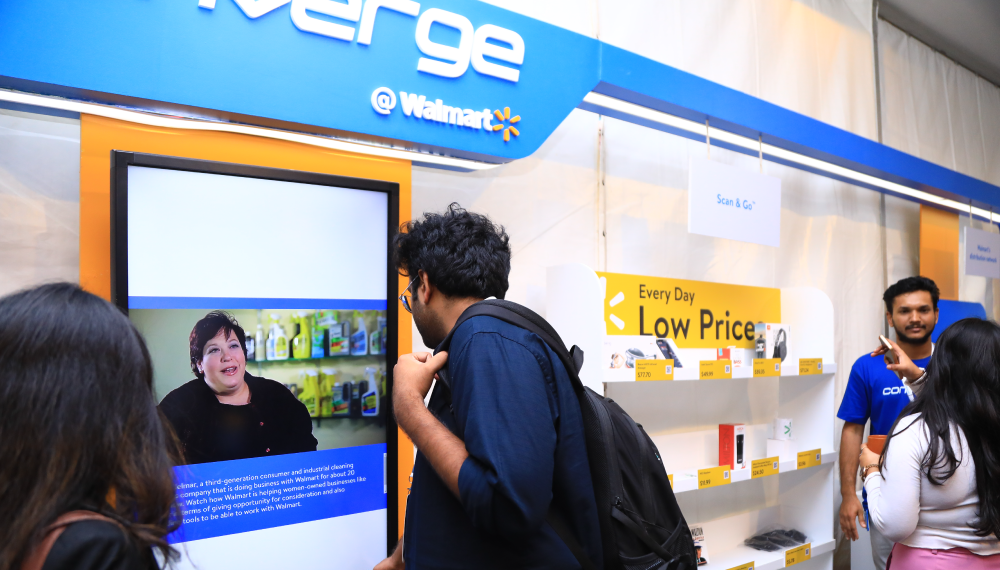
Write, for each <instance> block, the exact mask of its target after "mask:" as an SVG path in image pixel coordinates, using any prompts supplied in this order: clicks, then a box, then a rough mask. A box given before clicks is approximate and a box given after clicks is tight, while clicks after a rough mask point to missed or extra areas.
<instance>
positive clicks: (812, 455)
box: [795, 449, 823, 469]
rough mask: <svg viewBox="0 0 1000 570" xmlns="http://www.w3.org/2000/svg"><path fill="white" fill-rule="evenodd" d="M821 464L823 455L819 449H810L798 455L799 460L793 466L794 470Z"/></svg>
mask: <svg viewBox="0 0 1000 570" xmlns="http://www.w3.org/2000/svg"><path fill="white" fill-rule="evenodd" d="M822 462H823V453H822V452H821V451H820V450H819V449H812V450H809V451H803V452H801V453H799V458H798V461H797V462H796V464H795V467H796V469H805V468H807V467H816V466H817V465H819V464H820V463H822Z"/></svg>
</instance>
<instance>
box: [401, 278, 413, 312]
mask: <svg viewBox="0 0 1000 570" xmlns="http://www.w3.org/2000/svg"><path fill="white" fill-rule="evenodd" d="M414 281H416V279H410V284H409V285H407V286H406V289H403V294H402V295H400V296H399V301H400V302H401V303H403V308H404V309H406V312H407V313H412V312H413V309H411V308H410V299H411V298H412V297H413V296H412V295H408V294H407V293H406V292H407V291H409V290H410V287H413V282H414Z"/></svg>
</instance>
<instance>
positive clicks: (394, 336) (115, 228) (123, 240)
mask: <svg viewBox="0 0 1000 570" xmlns="http://www.w3.org/2000/svg"><path fill="white" fill-rule="evenodd" d="M129 166H142V167H146V168H162V169H166V170H181V171H187V172H201V173H205V174H221V175H225V176H240V177H244V178H259V179H264V180H276V181H283V182H298V183H302V184H315V185H318V186H335V187H338V188H347V189H351V190H366V191H371V192H381V193H384V194H386V195H387V196H388V199H389V200H388V220H387V221H388V225H387V231H388V235H387V241H386V297H385V298H386V309H387V320H388V322H387V327H386V328H387V329H388V335H387V336H388V339H387V341H388V342H387V346H386V355H385V356H386V359H385V360H386V362H385V367H386V395H387V398H386V401H387V409H386V414H385V418H386V422H385V430H386V434H385V435H386V454H387V455H386V487H387V489H386V491H387V492H386V553H387V555H388V554H391V552H392V550H393V549H395V547H396V543H397V542H398V538H397V536H396V534H397V532H398V528H399V507H398V505H399V488H398V485H396V476H397V471H398V470H399V449H398V448H399V438H398V433H399V432H398V430H397V427H396V419H395V416H394V415H393V413H392V405H391V402H392V382H393V378H392V372H393V367H394V366H395V364H396V359H397V355H398V354H399V352H398V348H399V347H398V340H399V334H398V333H399V330H398V319H399V304H398V303H396V302H394V301H395V300H396V298H397V296H398V295H399V277H398V273H397V272H396V270H395V268H394V267H393V263H392V240H393V238H394V236H395V235H396V232H397V230H398V228H399V184H398V183H396V182H387V181H384V180H373V179H368V178H352V177H348V176H338V175H334V174H321V173H317V172H306V171H301V170H286V169H282V168H271V167H266V166H253V165H247V164H235V163H229V162H217V161H211V160H199V159H194V158H182V157H175V156H163V155H156V154H145V153H139V152H129V151H121V150H112V151H111V302H112V303H114V304H115V305H117V306H118V307H119V308H120V309H121V310H122V311H123V312H124V313H125V314H126V315H127V314H128V167H129ZM390 481H392V483H391V484H390Z"/></svg>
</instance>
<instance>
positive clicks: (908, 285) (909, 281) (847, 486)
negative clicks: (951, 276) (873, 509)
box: [837, 277, 940, 570]
mask: <svg viewBox="0 0 1000 570" xmlns="http://www.w3.org/2000/svg"><path fill="white" fill-rule="evenodd" d="M939 296H940V293H939V291H938V288H937V285H935V284H934V282H933V281H931V280H930V279H928V278H926V277H907V278H906V279H902V280H900V281H899V282H898V283H896V284H895V285H893V286H892V287H889V288H888V289H886V291H885V294H884V295H883V296H882V299H883V300H884V301H885V310H886V313H885V316H886V319H887V320H888V322H889V326H891V327H892V328H893V329H894V330H895V331H896V342H897V343H898V344H897V346H898V347H899V349H900V350H902V352H903V353H905V354H906V356H908V357H909V358H910V360H912V361H913V364H915V365H916V366H918V367H920V368H926V367H927V363H928V362H930V360H931V353H932V352H933V351H934V345H933V344H932V343H931V333H932V332H933V331H934V325H936V324H937V320H938V307H937V305H938V298H939ZM872 340H873V341H874V340H875V339H872ZM873 344H874V343H873ZM913 379H915V378H911V380H913ZM908 391H909V388H907V387H906V386H904V385H903V381H902V380H901V379H900V377H899V376H897V375H896V373H895V372H893V371H892V370H889V369H888V368H887V364H886V362H885V360H884V357H883V356H882V355H881V354H878V355H874V354H866V355H864V356H862V357H861V358H858V360H857V361H856V362H855V363H854V366H853V367H851V376H850V378H849V379H848V380H847V391H846V392H845V393H844V401H843V402H842V403H841V404H840V411H838V412H837V417H838V418H840V419H842V420H844V430H843V432H842V433H841V436H840V493H841V495H842V496H843V502H842V503H841V505H840V528H841V529H843V531H844V534H846V535H847V536H848V537H849V538H850V539H851V540H857V539H858V530H857V527H856V526H855V519H859V520H860V522H861V526H862V527H865V528H868V530H869V531H870V534H871V542H872V559H873V560H874V562H875V567H876V568H877V569H878V570H885V564H886V559H887V558H888V557H889V553H890V552H891V551H892V542H891V541H889V540H887V539H886V538H885V537H883V536H882V535H881V534H879V533H878V531H877V530H876V529H875V528H874V527H871V528H869V526H868V524H867V523H866V519H865V507H864V506H863V505H862V504H861V501H859V500H858V496H857V494H856V491H855V488H856V487H855V486H856V485H857V476H858V457H859V456H860V454H861V439H862V438H863V437H864V432H865V424H866V423H868V420H869V419H870V420H871V422H872V423H871V431H870V434H871V435H887V434H888V433H889V430H890V429H892V425H893V423H894V422H895V421H896V418H898V417H899V414H900V412H902V411H903V408H905V407H906V405H907V404H909V403H910V396H909V395H908Z"/></svg>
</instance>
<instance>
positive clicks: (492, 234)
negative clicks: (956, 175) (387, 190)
mask: <svg viewBox="0 0 1000 570" xmlns="http://www.w3.org/2000/svg"><path fill="white" fill-rule="evenodd" d="M393 249H394V252H395V255H394V258H395V263H396V270H397V271H399V274H400V275H406V276H409V277H410V278H413V279H416V278H418V277H417V275H418V273H419V272H420V271H421V270H423V271H424V272H425V273H427V278H428V280H430V282H431V283H433V284H434V286H435V287H437V288H438V290H439V291H441V292H442V293H444V294H445V295H447V296H449V297H459V298H462V297H475V298H479V299H485V298H487V297H496V298H497V299H503V298H504V295H506V294H507V287H508V282H507V274H508V273H510V237H508V236H507V232H506V231H504V228H503V226H501V225H498V224H494V223H493V222H492V221H491V220H490V219H489V218H488V217H486V216H484V215H482V214H475V213H473V212H469V211H467V210H465V209H463V208H462V207H461V206H459V205H458V204H457V203H452V204H451V205H449V206H448V210H447V211H445V213H443V214H437V213H425V214H424V216H423V220H414V221H410V222H406V223H404V224H403V225H401V226H400V227H399V233H398V234H396V237H395V239H394V240H393Z"/></svg>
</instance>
